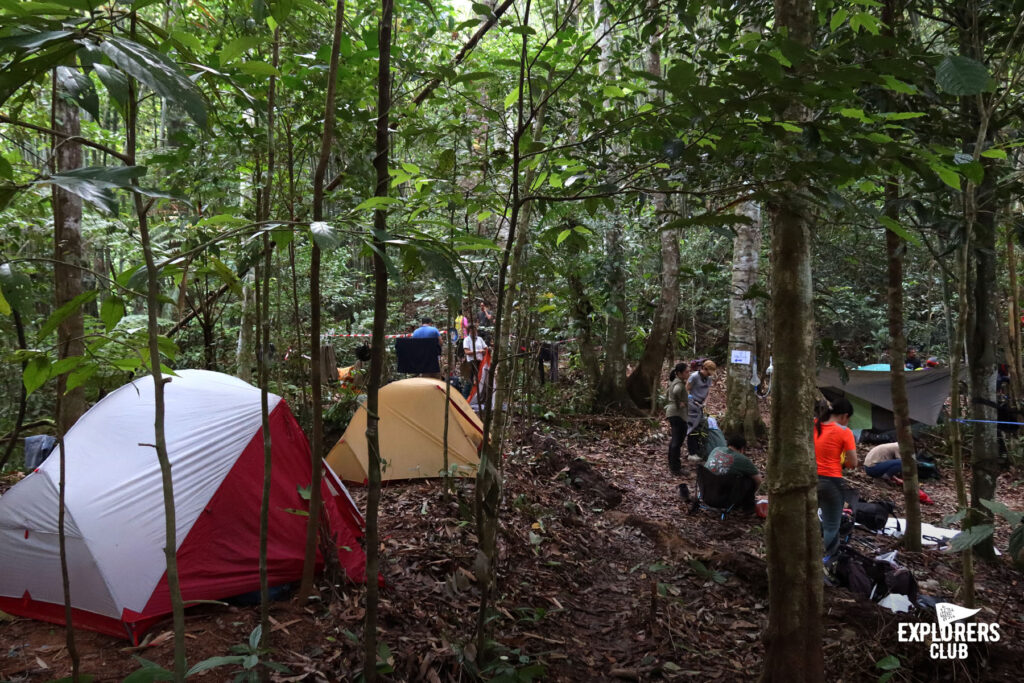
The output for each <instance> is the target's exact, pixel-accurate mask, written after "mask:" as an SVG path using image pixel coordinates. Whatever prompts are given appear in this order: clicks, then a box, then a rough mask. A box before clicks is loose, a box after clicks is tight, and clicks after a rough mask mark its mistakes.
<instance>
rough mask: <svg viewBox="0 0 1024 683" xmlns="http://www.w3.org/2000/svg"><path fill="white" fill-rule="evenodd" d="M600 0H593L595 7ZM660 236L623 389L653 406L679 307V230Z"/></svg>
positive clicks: (658, 212) (660, 213) (650, 65)
mask: <svg viewBox="0 0 1024 683" xmlns="http://www.w3.org/2000/svg"><path fill="white" fill-rule="evenodd" d="M599 2H600V0H595V7H597V6H598V4H599ZM648 8H649V9H650V10H651V11H653V12H657V7H656V5H655V3H654V2H653V1H652V2H649V3H648ZM647 72H648V73H649V74H651V75H652V76H654V77H655V78H660V77H661V54H660V53H659V52H658V42H657V37H655V38H652V40H651V47H650V48H649V49H648V52H647ZM667 204H668V197H667V196H666V195H665V194H662V193H656V194H655V195H654V213H655V217H656V218H655V222H656V223H657V224H658V225H659V226H660V225H661V221H662V219H663V217H664V215H665V210H666V208H667ZM659 238H660V240H661V280H660V285H661V296H660V297H659V298H658V306H657V308H656V309H655V310H654V322H653V324H652V325H651V332H650V334H649V335H648V336H647V342H646V343H645V344H644V350H643V353H642V354H641V355H640V361H639V362H638V363H637V366H636V368H635V369H634V370H633V372H632V373H631V374H630V375H629V379H627V380H626V390H627V391H628V392H629V396H630V398H631V399H632V400H633V402H634V403H635V404H636V405H637V406H639V407H641V408H648V409H654V408H656V405H655V404H656V403H657V399H656V396H655V394H654V393H652V387H656V386H657V383H658V381H659V380H660V376H661V370H662V365H664V363H665V355H666V352H667V351H668V350H669V349H671V348H672V346H671V345H670V344H666V340H668V338H669V337H670V335H671V334H672V328H673V327H674V326H675V321H676V310H677V309H678V308H679V231H678V230H664V229H661V230H660V232H659Z"/></svg>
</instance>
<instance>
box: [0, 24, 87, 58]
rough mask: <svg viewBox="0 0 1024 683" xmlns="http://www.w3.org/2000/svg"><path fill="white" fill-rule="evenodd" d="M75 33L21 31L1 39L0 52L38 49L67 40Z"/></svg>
mask: <svg viewBox="0 0 1024 683" xmlns="http://www.w3.org/2000/svg"><path fill="white" fill-rule="evenodd" d="M20 28H26V27H20ZM73 35H74V34H73V33H72V32H71V31H38V32H36V31H31V32H27V33H19V34H16V35H13V36H10V37H7V38H3V39H0V53H4V52H16V51H18V50H38V49H40V48H43V47H46V46H47V45H50V44H52V43H56V42H60V41H62V40H67V39H68V38H70V37H71V36H73Z"/></svg>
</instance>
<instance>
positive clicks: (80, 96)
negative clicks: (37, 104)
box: [57, 66, 100, 120]
mask: <svg viewBox="0 0 1024 683" xmlns="http://www.w3.org/2000/svg"><path fill="white" fill-rule="evenodd" d="M57 87H58V93H59V92H60V91H61V90H63V91H64V92H65V93H67V94H68V95H69V96H70V97H71V99H73V100H74V101H75V104H77V105H78V106H79V107H80V108H82V109H84V110H85V111H87V112H88V113H89V116H91V117H92V118H93V119H94V120H99V118H100V98H99V97H97V95H96V87H95V86H94V85H93V84H92V79H91V78H89V77H88V76H86V75H85V74H83V73H82V72H81V71H79V70H78V69H72V68H71V67H69V66H58V67H57Z"/></svg>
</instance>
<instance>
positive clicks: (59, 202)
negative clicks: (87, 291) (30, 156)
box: [50, 73, 88, 433]
mask: <svg viewBox="0 0 1024 683" xmlns="http://www.w3.org/2000/svg"><path fill="white" fill-rule="evenodd" d="M53 83H54V85H53V95H52V98H53V103H52V104H53V108H52V112H51V121H50V126H51V127H52V128H53V130H55V131H59V132H61V133H63V134H64V135H66V136H67V137H60V138H57V137H55V138H54V140H53V147H54V150H53V156H54V171H55V172H57V173H62V172H65V171H71V170H73V169H76V168H80V167H81V166H82V146H81V145H80V144H79V143H77V142H74V141H73V140H72V139H71V138H73V137H77V136H79V135H81V125H80V121H79V114H78V106H77V105H75V104H74V103H69V102H68V101H67V99H65V95H66V93H64V92H63V91H61V90H60V89H59V88H58V85H57V76H56V73H54V76H53ZM51 187H52V188H53V194H52V196H53V244H54V253H53V260H54V264H53V280H54V292H55V293H56V301H55V305H56V308H60V307H61V306H63V305H64V304H66V303H67V302H69V301H71V300H72V299H74V298H75V297H76V296H78V295H79V294H81V293H82V272H83V271H82V266H84V265H85V260H84V258H83V256H82V199H81V197H79V196H78V195H75V194H71V193H70V192H66V191H64V190H62V189H61V188H59V187H57V186H56V185H52V186H51ZM84 336H85V326H84V323H83V317H82V310H81V308H80V307H79V308H78V309H76V310H75V311H74V312H72V313H71V315H69V316H68V317H67V318H66V319H65V320H64V321H63V322H62V323H61V324H60V326H59V327H58V328H57V357H58V359H63V358H69V357H74V356H83V355H84V354H85V342H84ZM66 384H67V375H61V376H60V377H59V378H58V379H57V391H59V392H60V393H62V394H64V396H63V398H62V399H61V401H60V406H61V411H60V412H61V414H60V415H58V416H57V421H58V423H59V426H60V431H61V432H62V433H64V432H67V431H68V430H69V429H71V425H73V424H74V423H75V422H76V421H77V420H78V418H80V417H81V416H82V415H83V414H85V411H86V409H87V407H88V406H87V405H86V401H85V387H84V386H79V387H76V388H74V389H72V390H71V391H70V392H67V393H66V394H65V386H66Z"/></svg>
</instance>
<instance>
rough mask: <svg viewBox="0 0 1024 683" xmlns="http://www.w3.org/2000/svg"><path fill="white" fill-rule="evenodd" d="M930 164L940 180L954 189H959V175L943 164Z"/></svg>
mask: <svg viewBox="0 0 1024 683" xmlns="http://www.w3.org/2000/svg"><path fill="white" fill-rule="evenodd" d="M930 166H931V169H932V170H933V171H935V173H936V175H938V176H939V179H940V180H942V182H944V183H946V184H947V185H949V186H950V187H952V188H953V189H954V190H959V189H960V175H959V174H958V173H957V172H956V171H954V170H953V169H952V168H950V167H949V166H946V165H945V164H939V163H932V164H930Z"/></svg>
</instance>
